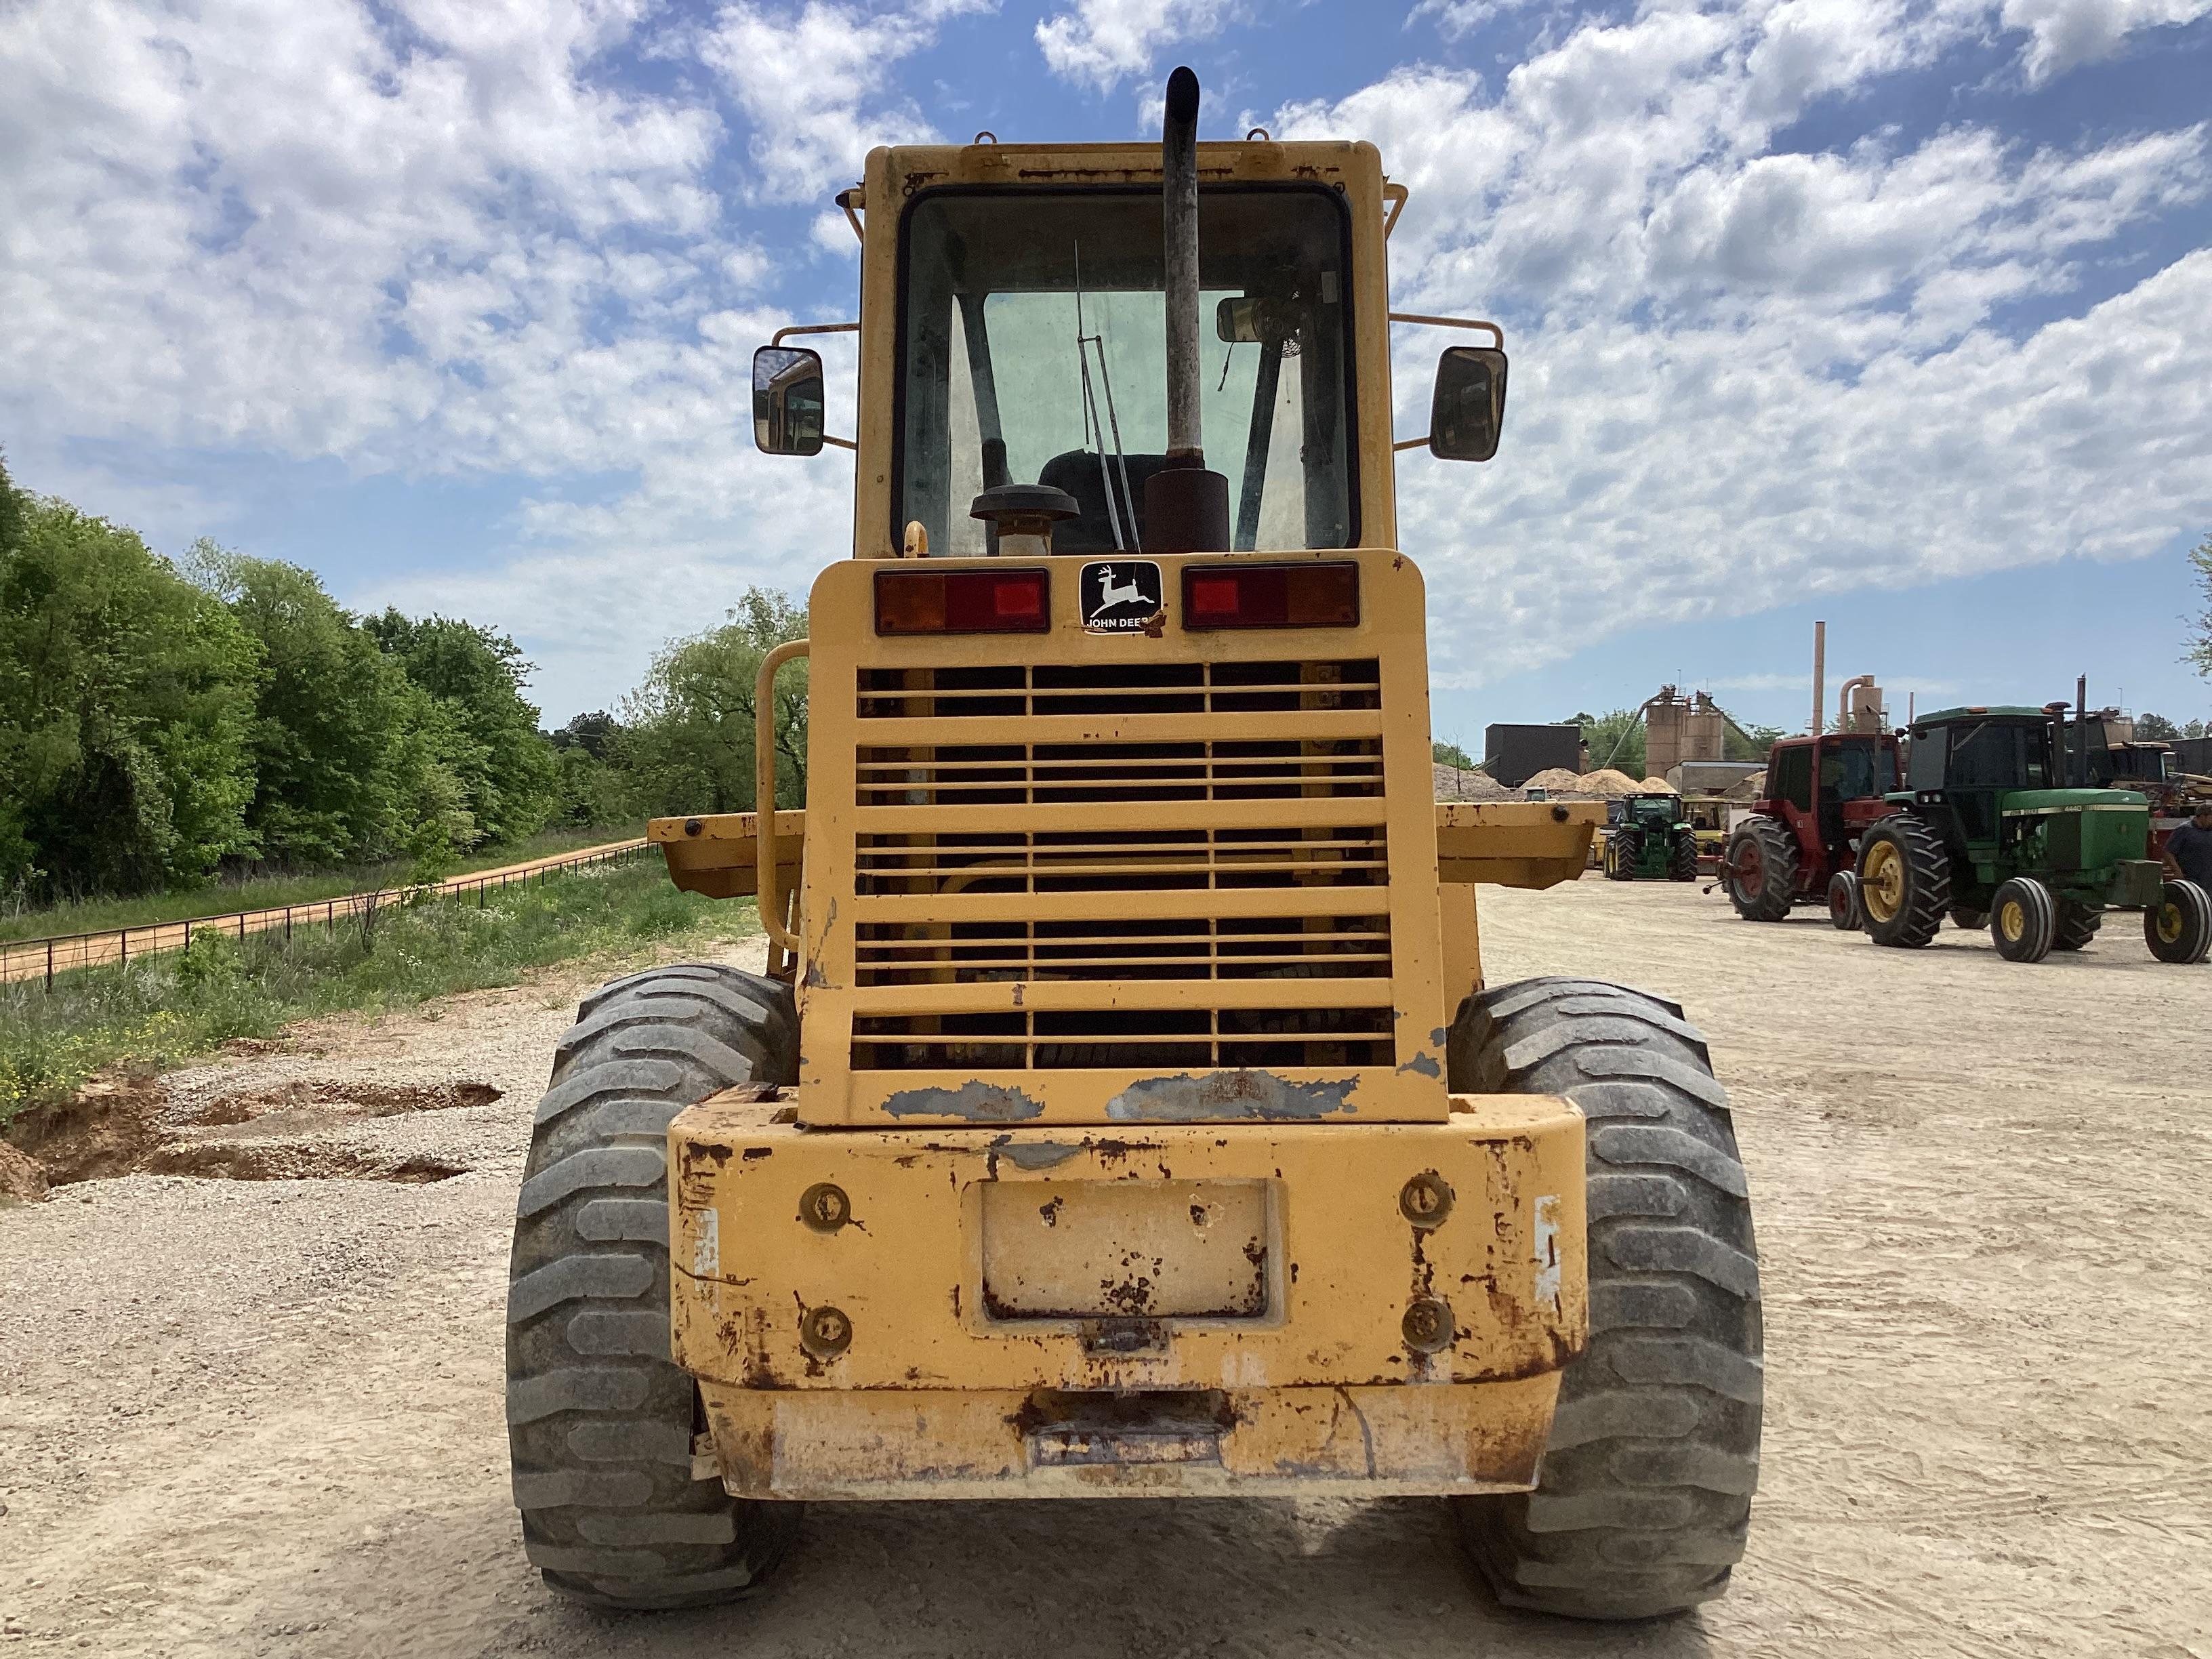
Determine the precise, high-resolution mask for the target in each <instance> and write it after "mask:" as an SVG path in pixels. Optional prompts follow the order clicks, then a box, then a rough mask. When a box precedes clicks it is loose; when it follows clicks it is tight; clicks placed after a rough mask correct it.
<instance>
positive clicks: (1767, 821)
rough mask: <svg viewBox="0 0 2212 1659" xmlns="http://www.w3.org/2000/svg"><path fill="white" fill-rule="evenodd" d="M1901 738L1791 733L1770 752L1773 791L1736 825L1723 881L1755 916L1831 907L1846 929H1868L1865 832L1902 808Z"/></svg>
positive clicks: (1745, 914)
mask: <svg viewBox="0 0 2212 1659" xmlns="http://www.w3.org/2000/svg"><path fill="white" fill-rule="evenodd" d="M1901 787H1904V786H1903V783H1902V781H1901V778H1900V774H1899V768H1898V756H1897V735H1896V733H1894V732H1829V733H1827V734H1826V735H1825V736H1822V737H1817V738H1783V739H1782V741H1781V742H1779V743H1778V744H1775V745H1774V748H1773V750H1772V751H1771V753H1770V754H1769V755H1768V756H1767V757H1766V793H1765V794H1764V795H1762V796H1761V797H1760V798H1759V800H1758V801H1756V802H1755V803H1753V806H1752V809H1751V813H1752V815H1751V816H1750V817H1747V818H1746V819H1745V820H1744V821H1743V822H1742V823H1739V824H1738V825H1736V827H1735V830H1734V831H1733V832H1732V833H1731V834H1730V835H1729V839H1728V849H1727V851H1726V852H1725V853H1723V854H1722V857H1721V885H1722V886H1723V887H1724V888H1726V889H1727V890H1728V896H1729V902H1731V903H1733V904H1734V905H1735V910H1736V914H1737V915H1740V916H1741V917H1742V918H1743V919H1744V920H1745V921H1782V920H1783V919H1784V917H1786V916H1787V915H1789V914H1790V907H1791V906H1792V905H1797V904H1819V903H1821V902H1826V904H1827V906H1828V916H1829V919H1830V920H1831V921H1833V922H1834V923H1835V924H1836V926H1837V927H1857V926H1858V925H1859V902H1858V877H1857V873H1856V872H1857V864H1858V842H1859V837H1860V836H1863V835H1864V834H1865V833H1866V831H1867V830H1868V829H1869V828H1870V827H1871V826H1872V825H1873V824H1874V823H1875V821H1876V820H1877V819H1880V818H1881V817H1885V816H1887V814H1888V813H1889V812H1891V811H1894V810H1895V809H1894V808H1893V807H1892V806H1891V805H1890V804H1889V803H1888V802H1887V800H1885V799H1882V798H1883V797H1884V796H1885V795H1887V794H1888V793H1889V792H1890V791H1892V790H1893V789H1899V788H1901Z"/></svg>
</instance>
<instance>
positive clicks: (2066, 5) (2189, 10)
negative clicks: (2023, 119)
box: [2003, 0, 2212, 85]
mask: <svg viewBox="0 0 2212 1659" xmlns="http://www.w3.org/2000/svg"><path fill="white" fill-rule="evenodd" d="M2205 16H2212V0H2004V11H2003V18H2004V23H2005V27H2008V28H2015V29H2026V30H2027V31H2028V33H2029V35H2030V39H2029V41H2028V44H2027V49H2026V51H2025V52H2023V53H2022V54H2021V58H2022V63H2023V65H2024V67H2025V68H2026V69H2027V78H2028V80H2029V82H2030V83H2031V84H2036V85H2039V84H2041V83H2042V82H2045V81H2048V80H2050V79H2051V77H2052V76H2057V75H2063V74H2064V73H2065V72H2066V71H2067V70H2070V69H2073V68H2075V67H2076V66H2078V65H2080V64H2088V63H2093V62H2095V61H2096V60H2097V59H2098V58H2109V57H2111V56H2112V54H2113V53H2114V52H2118V50H2119V49H2120V46H2121V44H2122V43H2123V42H2124V40H2126V39H2127V37H2128V36H2129V35H2130V34H2133V33H2138V32H2139V31H2141V30H2143V29H2151V28H2159V27H2167V26H2171V25H2173V24H2178V23H2191V22H2194V21H2197V19H2198V18H2200V17H2205Z"/></svg>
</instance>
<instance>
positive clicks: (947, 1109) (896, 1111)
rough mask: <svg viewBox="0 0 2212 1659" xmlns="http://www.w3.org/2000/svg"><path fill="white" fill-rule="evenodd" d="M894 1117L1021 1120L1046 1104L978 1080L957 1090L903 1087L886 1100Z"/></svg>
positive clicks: (1041, 1110)
mask: <svg viewBox="0 0 2212 1659" xmlns="http://www.w3.org/2000/svg"><path fill="white" fill-rule="evenodd" d="M884 1111H886V1112H888V1113H889V1114H890V1115H891V1116H893V1117H957V1118H963V1119H965V1120H966V1121H968V1122H970V1123H1021V1122H1025V1121H1028V1120H1029V1119H1030V1118H1033V1117H1042V1116H1043V1115H1044V1103H1043V1102H1042V1101H1041V1100H1036V1099H1033V1098H1031V1097H1030V1096H1028V1095H1025V1094H1024V1093H1023V1092H1022V1091H1020V1090H1019V1089H1008V1088H1005V1087H1002V1086H1000V1085H997V1084H991V1083H984V1082H981V1081H980V1080H979V1081H976V1082H974V1083H963V1084H962V1085H960V1086H959V1087H958V1088H957V1089H902V1090H900V1091H898V1092H897V1093H896V1094H895V1095H892V1096H890V1097H888V1098H886V1099H885V1100H884Z"/></svg>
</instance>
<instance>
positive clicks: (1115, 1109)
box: [1106, 1071, 1359, 1123]
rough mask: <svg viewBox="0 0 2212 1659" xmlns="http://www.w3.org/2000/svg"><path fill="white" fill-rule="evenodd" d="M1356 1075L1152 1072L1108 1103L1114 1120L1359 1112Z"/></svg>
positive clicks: (1290, 1117) (1303, 1117)
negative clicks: (1314, 1078)
mask: <svg viewBox="0 0 2212 1659" xmlns="http://www.w3.org/2000/svg"><path fill="white" fill-rule="evenodd" d="M1358 1086H1359V1079H1358V1078H1357V1077H1347V1078H1343V1079H1322V1080H1321V1081H1318V1082H1314V1083H1293V1082H1291V1080H1290V1079H1287V1078H1279V1077H1277V1076H1276V1075H1275V1074H1274V1073H1273V1072H1253V1071H1237V1072H1209V1073H1207V1074H1206V1076H1204V1077H1193V1076H1192V1075H1190V1073H1188V1072H1186V1073H1182V1074H1181V1075H1179V1076H1176V1077H1148V1078H1145V1079H1141V1080H1139V1081H1138V1082H1135V1083H1133V1084H1131V1085H1129V1086H1128V1087H1127V1088H1126V1089H1124V1090H1122V1091H1121V1093H1120V1094H1118V1095H1115V1097H1113V1099H1111V1100H1109V1101H1108V1102H1107V1103H1106V1115H1107V1117H1108V1118H1109V1119H1110V1120H1111V1121H1115V1122H1116V1123H1131V1122H1148V1121H1149V1122H1167V1123H1195V1122H1206V1121H1214V1120H1217V1119H1223V1118H1228V1119H1253V1120H1257V1121H1263V1122H1292V1121H1312V1120H1313V1119H1316V1118H1322V1117H1328V1116H1331V1115H1334V1114H1336V1113H1339V1112H1342V1113H1346V1114H1352V1113H1356V1112H1357V1111H1358V1107H1356V1106H1354V1105H1352V1103H1351V1097H1352V1091H1353V1090H1355V1089H1357V1088H1358Z"/></svg>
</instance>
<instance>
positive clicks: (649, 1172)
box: [507, 963, 799, 1607]
mask: <svg viewBox="0 0 2212 1659" xmlns="http://www.w3.org/2000/svg"><path fill="white" fill-rule="evenodd" d="M798 1076H799V1039H798V1030H797V1023H796V1021H795V1019H794V1018H793V1012H792V1003H791V992H790V990H789V988H788V987H785V986H783V985H781V984H779V983H777V982H776V981H774V980H770V979H764V978H763V977H761V976H760V975H757V974H746V973H740V972H739V971H738V970H737V969H734V968H726V967H720V966H716V965H709V964H706V963H693V964H687V965H684V966H680V967H670V968H658V969H652V970H650V971H648V972H646V973H642V974H635V975H631V976H630V977H629V978H628V979H621V980H617V981H615V982H614V983H613V984H611V985H609V986H607V987H605V988H604V989H602V990H600V991H599V992H598V993H597V994H594V995H592V996H590V997H587V998H586V999H585V1000H584V1002H583V1005H582V1006H580V1007H579V1008H578V1009H577V1011H576V1024H574V1025H573V1026H571V1027H570V1028H569V1029H568V1034H567V1035H566V1036H563V1037H562V1039H561V1043H560V1047H559V1048H556V1050H555V1051H554V1056H553V1079H552V1084H551V1086H550V1088H549V1089H547V1091H546V1092H545V1097H544V1099H543V1100H541V1101H540V1102H539V1103H538V1121H537V1127H536V1129H535V1130H534V1131H533V1133H532V1137H531V1143H530V1161H529V1163H528V1164H526V1166H525V1167H524V1171H523V1182H522V1196H521V1199H520V1202H519V1203H518V1204H517V1206H516V1214H515V1223H514V1255H513V1265H512V1267H511V1269H510V1271H509V1275H508V1279H507V1442H508V1448H509V1450H510V1453H511V1455H512V1457H513V1473H514V1501H515V1505H516V1507H517V1508H519V1509H520V1510H521V1511H522V1538H523V1547H524V1549H525V1550H526V1551H527V1552H528V1553H529V1556H530V1559H531V1560H532V1562H534V1563H535V1564H536V1565H537V1566H538V1571H541V1572H542V1573H544V1577H545V1582H546V1583H548V1584H550V1585H551V1586H552V1587H553V1588H554V1589H556V1590H560V1591H562V1593H564V1594H566V1595H571V1596H574V1597H575V1598H577V1599H578V1600H580V1601H588V1602H592V1603H593V1604H595V1605H597V1606H599V1607H692V1606H696V1605H701V1604H703V1603H707V1602H713V1601H728V1600H729V1599H731V1598H732V1597H733V1596H736V1595H741V1594H743V1593H744V1592H745V1591H746V1590H749V1589H751V1588H752V1587H753V1586H754V1585H755V1584H756V1583H757V1582H758V1581H759V1580H760V1578H761V1577H762V1576H763V1575H764V1574H765V1573H767V1572H768V1571H769V1569H770V1568H771V1567H773V1566H774V1565H775V1564H776V1562H777V1560H778V1559H781V1556H782V1554H783V1553H784V1550H785V1549H786V1547H787V1546H788V1545H789V1544H790V1542H791V1539H792V1535H793V1530H794V1529H795V1528H796V1526H797V1524H798V1519H799V1505H798V1504H774V1503H754V1502H748V1501H741V1500H739V1499H737V1498H731V1497H729V1496H728V1495H727V1494H726V1493H725V1492H723V1490H722V1485H721V1482H720V1481H719V1480H712V1479H708V1480H696V1479H694V1478H693V1474H692V1463H691V1457H692V1437H693V1436H694V1434H695V1433H696V1432H697V1431H698V1429H699V1427H700V1426H701V1425H700V1422H699V1418H698V1390H697V1389H696V1386H695V1385H694V1384H693V1383H692V1381H691V1378H690V1375H689V1374H688V1373H687V1372H685V1371H684V1370H682V1369H681V1368H679V1367H678V1366H677V1365H676V1364H674V1363H673V1362H672V1361H671V1359H670V1358H669V1352H668V1327H669V1271H668V1168H667V1164H668V1124H669V1121H670V1120H671V1118H673V1117H674V1116H675V1115H677V1114H678V1112H680V1111H682V1110H683V1109H684V1108H685V1107H686V1106H689V1105H691V1104H693V1103H696V1102H698V1101H702V1100H704V1099H705V1098H706V1097H708V1096H709V1095H711V1094H714V1093H717V1092H719V1091H721V1090H723V1089H726V1088H728V1087H729V1086H730V1085H732V1084H738V1083H792V1082H796V1081H797V1080H798Z"/></svg>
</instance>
